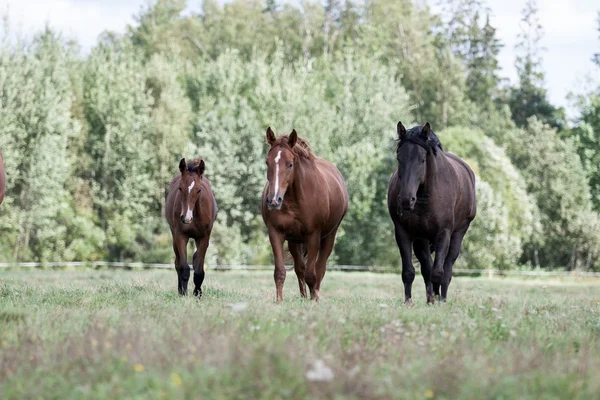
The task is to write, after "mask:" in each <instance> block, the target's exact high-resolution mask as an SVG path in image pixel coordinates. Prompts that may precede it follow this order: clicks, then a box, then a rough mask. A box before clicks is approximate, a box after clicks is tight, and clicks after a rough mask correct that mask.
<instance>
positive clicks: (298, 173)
mask: <svg viewBox="0 0 600 400" xmlns="http://www.w3.org/2000/svg"><path fill="white" fill-rule="evenodd" d="M295 164H296V167H295V168H294V180H293V182H292V184H291V185H290V186H289V187H288V190H287V193H286V196H285V197H286V198H288V197H289V198H291V199H293V200H294V201H295V202H296V204H299V203H300V202H301V201H302V200H303V199H304V198H305V194H306V190H307V185H308V184H309V180H310V175H311V170H312V167H314V161H313V160H308V159H305V158H302V157H298V159H297V161H295Z"/></svg>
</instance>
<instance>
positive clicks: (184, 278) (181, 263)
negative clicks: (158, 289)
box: [173, 235, 190, 296]
mask: <svg viewBox="0 0 600 400" xmlns="http://www.w3.org/2000/svg"><path fill="white" fill-rule="evenodd" d="M187 243H188V238H187V237H184V236H182V235H180V236H178V237H174V238H173V250H174V251H175V270H176V271H177V291H178V292H179V294H180V295H182V296H185V295H186V294H187V286H188V281H189V280H190V266H189V264H188V262H187Z"/></svg>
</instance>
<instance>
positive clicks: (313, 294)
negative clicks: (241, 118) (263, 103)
mask: <svg viewBox="0 0 600 400" xmlns="http://www.w3.org/2000/svg"><path fill="white" fill-rule="evenodd" d="M267 144H268V145H269V146H270V148H269V150H268V152H267V157H266V158H267V160H266V163H267V182H266V184H265V187H264V190H263V194H262V200H261V204H262V206H261V211H262V217H263V221H264V223H265V225H266V226H267V230H268V233H269V240H270V242H271V247H272V250H273V259H274V264H275V272H274V279H275V288H276V291H277V295H276V296H277V297H276V301H277V302H278V303H279V302H281V301H283V283H284V281H285V275H286V269H285V262H284V250H283V243H284V241H286V240H287V242H288V248H289V253H291V255H292V258H293V260H294V271H295V272H296V276H297V278H298V285H299V287H300V295H301V296H302V297H304V298H306V285H308V288H309V290H310V298H311V300H315V301H317V302H318V301H319V291H320V289H321V282H322V280H323V277H324V276H325V270H326V264H327V259H328V258H329V256H330V254H331V251H332V250H333V245H334V244H335V235H336V233H337V230H338V228H339V226H340V223H341V222H342V219H343V218H344V216H345V215H346V212H347V211H348V191H347V189H346V183H345V181H344V178H343V177H342V174H341V173H340V171H339V170H338V169H337V168H336V167H335V166H334V165H333V164H332V163H330V162H329V161H326V160H324V159H322V158H319V157H317V156H315V155H314V153H313V152H312V150H311V148H310V145H309V144H308V142H307V141H306V140H304V139H302V138H300V137H298V134H297V133H296V130H293V131H292V133H291V134H290V135H287V136H280V137H279V138H276V137H275V134H274V133H273V131H272V130H271V128H270V127H269V128H268V129H267Z"/></svg>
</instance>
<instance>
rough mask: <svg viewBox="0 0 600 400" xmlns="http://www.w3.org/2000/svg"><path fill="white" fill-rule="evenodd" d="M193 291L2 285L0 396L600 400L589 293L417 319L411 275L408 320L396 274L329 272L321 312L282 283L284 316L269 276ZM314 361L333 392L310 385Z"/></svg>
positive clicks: (467, 290)
mask: <svg viewBox="0 0 600 400" xmlns="http://www.w3.org/2000/svg"><path fill="white" fill-rule="evenodd" d="M190 284H191V282H190ZM204 287H205V291H204V297H203V298H202V300H201V301H197V300H196V299H194V298H191V297H187V298H181V297H179V296H178V295H177V293H176V274H175V271H140V272H135V271H129V272H128V271H75V272H68V271H40V270H35V271H8V272H2V273H1V274H0V343H1V347H0V398H3V399H24V398H54V399H71V398H73V399H80V398H111V399H112V398H128V399H129V398H139V399H159V398H168V399H231V398H233V399H236V398H237V399H257V398H266V399H279V398H281V399H284V398H294V399H302V398H336V399H341V398H372V399H379V398H380V399H388V398H397V399H424V398H439V399H445V398H447V399H451V398H452V399H454V398H459V399H486V398H488V399H513V398H519V399H577V398H581V399H586V400H587V399H594V398H600V380H599V379H598V377H600V351H599V350H600V281H594V280H590V281H556V280H544V281H535V280H527V281H523V280H509V279H505V280H487V279H482V278H477V279H470V278H457V279H455V280H454V281H453V283H452V285H451V288H450V300H449V302H448V303H447V304H436V305H435V306H427V305H426V304H425V294H424V288H423V284H422V280H421V279H420V278H419V279H417V281H416V284H415V287H414V292H415V295H414V300H415V305H414V306H413V307H411V308H407V307H404V306H403V305H402V304H401V301H400V300H401V298H402V297H403V296H402V283H401V278H400V276H398V275H376V274H369V273H341V272H330V273H328V274H327V275H326V276H325V281H324V283H323V287H322V290H321V295H322V300H321V302H320V303H319V304H314V303H312V302H309V301H306V300H303V299H301V298H300V297H299V295H298V288H297V281H296V277H295V275H294V274H293V272H292V273H288V279H287V285H286V288H285V292H284V295H285V300H284V302H283V304H280V305H276V304H274V302H273V300H274V296H275V293H274V283H273V278H272V274H271V273H265V272H214V271H209V272H208V273H207V279H206V281H205V286H204ZM244 307H245V308H244ZM317 360H321V361H322V364H325V365H326V366H327V367H328V368H330V369H331V372H333V377H331V376H329V377H327V376H326V375H327V374H325V375H322V376H323V377H324V378H332V379H329V380H325V381H313V380H310V379H308V378H307V372H309V371H311V370H312V369H314V364H315V362H316V361H317ZM317 375H319V374H317ZM309 376H310V374H309Z"/></svg>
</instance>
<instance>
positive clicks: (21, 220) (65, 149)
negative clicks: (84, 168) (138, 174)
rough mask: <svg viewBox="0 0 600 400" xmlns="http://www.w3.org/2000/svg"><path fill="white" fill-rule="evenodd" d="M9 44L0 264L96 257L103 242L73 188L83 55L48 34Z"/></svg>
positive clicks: (1, 125) (0, 109)
mask: <svg viewBox="0 0 600 400" xmlns="http://www.w3.org/2000/svg"><path fill="white" fill-rule="evenodd" d="M8 38H9V36H8V35H6V36H5V37H4V41H3V42H2V44H1V45H0V46H1V47H0V82H1V88H2V89H1V90H0V148H2V151H3V152H4V161H5V165H6V168H7V170H8V171H9V173H8V174H7V178H8V182H7V189H8V192H7V197H6V201H5V202H4V203H3V205H2V208H1V209H0V227H1V229H2V235H1V237H2V242H1V243H0V249H1V251H0V254H1V255H0V259H2V260H3V261H22V260H27V261H31V260H34V261H42V262H45V261H60V260H69V259H73V258H75V257H89V256H92V255H93V253H94V252H95V251H96V250H97V249H98V247H99V246H100V245H101V241H102V237H101V235H98V231H97V229H95V228H94V226H93V224H92V223H90V222H89V220H86V219H85V218H83V217H84V216H85V212H80V211H82V210H81V208H80V207H78V205H77V204H76V198H74V196H73V194H72V193H71V192H70V191H69V186H68V183H69V179H70V176H71V174H72V172H73V170H72V157H71V154H70V148H69V146H70V144H71V141H72V140H75V138H77V137H78V136H79V134H80V124H79V122H78V121H76V120H75V119H73V118H72V115H71V107H72V98H73V91H72V90H73V81H72V77H73V76H77V74H76V73H74V68H77V67H79V65H78V63H77V62H76V59H75V54H76V51H77V49H76V48H75V47H74V46H73V44H70V43H66V42H65V41H63V40H62V39H61V38H60V36H59V35H58V34H56V33H55V32H53V31H52V30H50V29H49V28H46V29H45V30H44V31H43V32H41V33H40V34H38V35H36V36H35V38H34V39H33V40H32V41H31V42H29V43H27V42H22V41H19V42H17V43H16V44H15V45H11V44H10V41H9V39H8ZM82 214H83V215H82ZM81 241H83V242H85V244H84V245H81ZM99 242H100V243H99Z"/></svg>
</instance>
